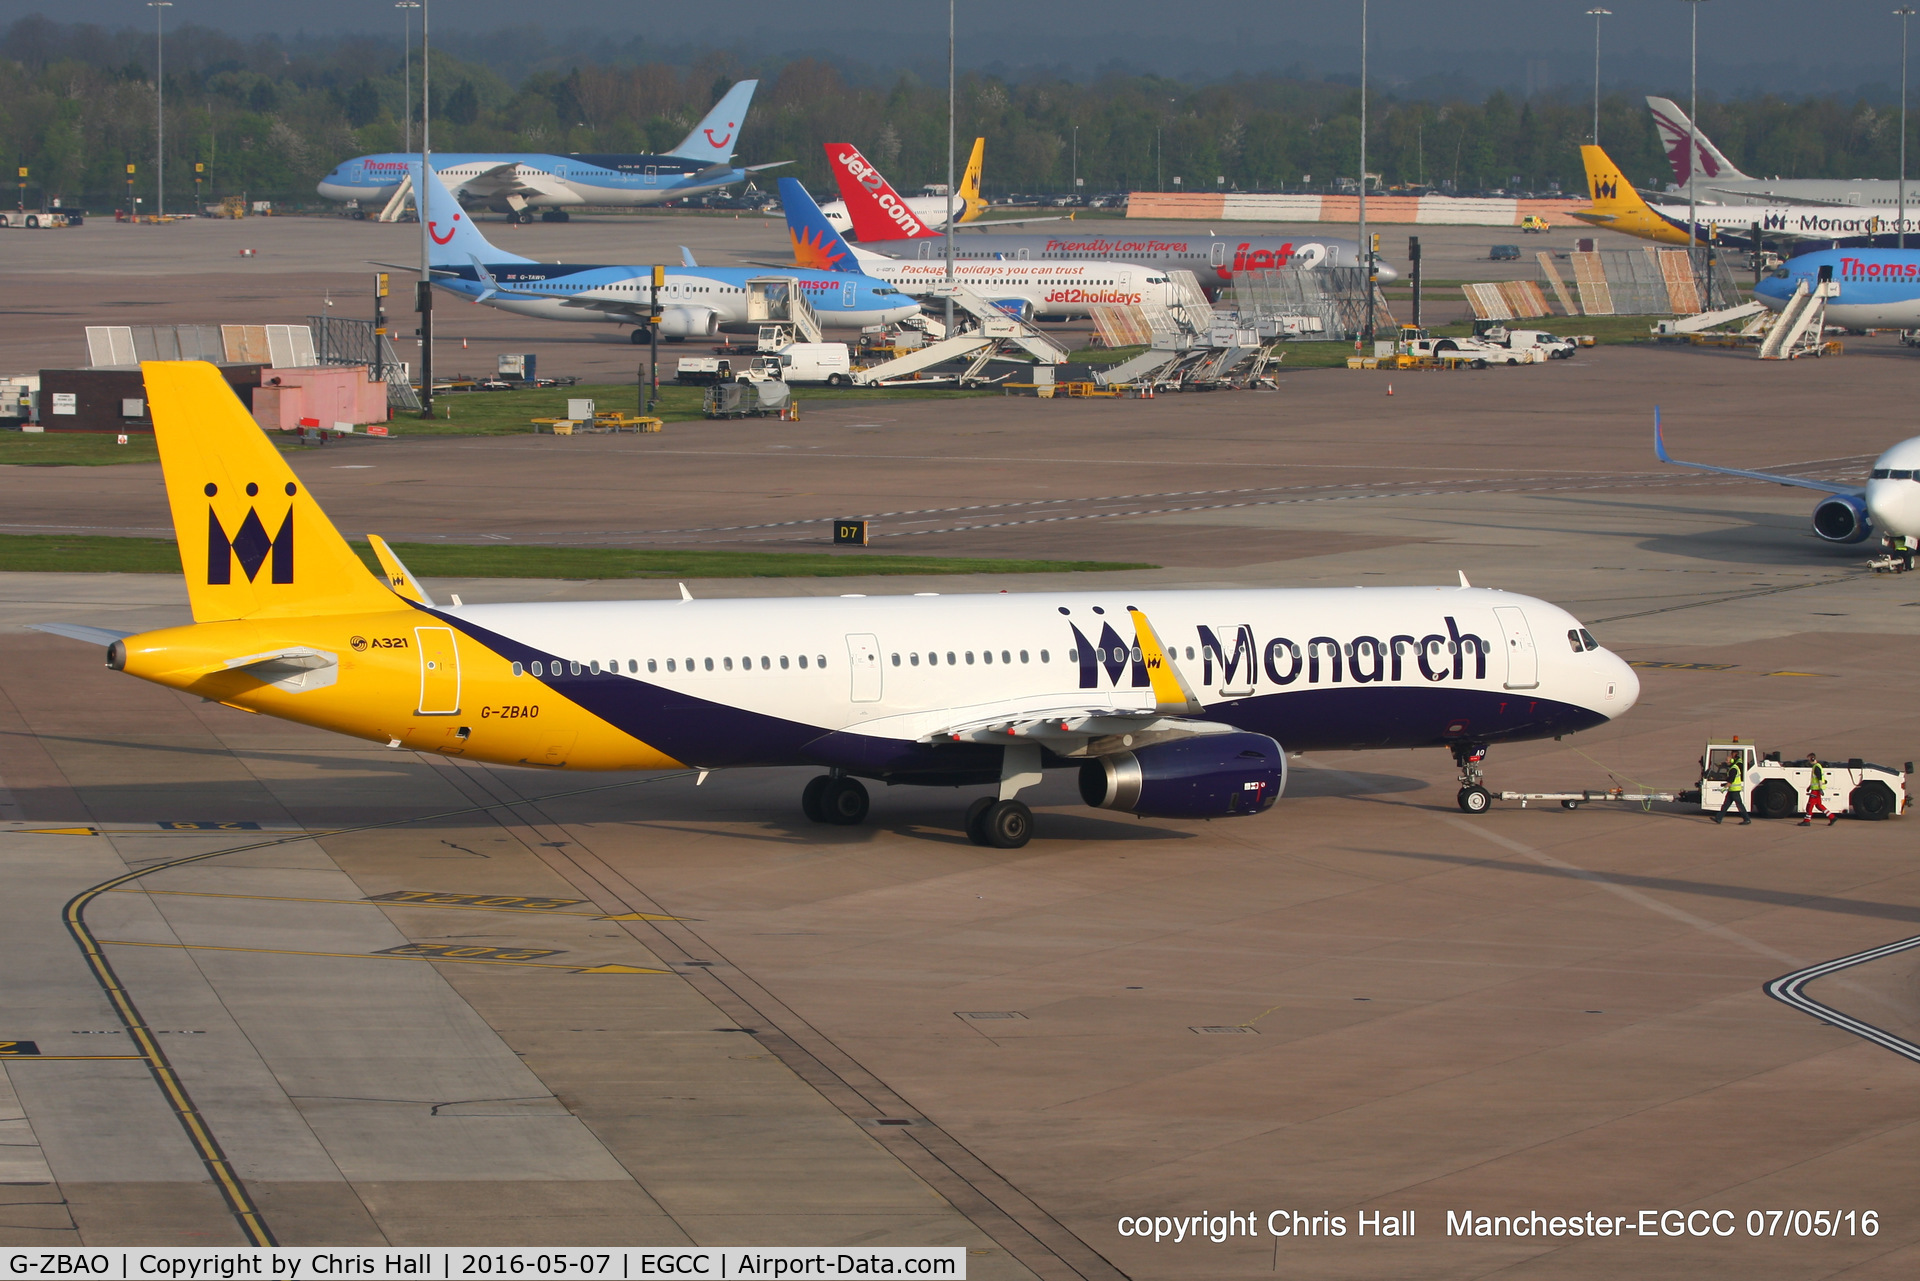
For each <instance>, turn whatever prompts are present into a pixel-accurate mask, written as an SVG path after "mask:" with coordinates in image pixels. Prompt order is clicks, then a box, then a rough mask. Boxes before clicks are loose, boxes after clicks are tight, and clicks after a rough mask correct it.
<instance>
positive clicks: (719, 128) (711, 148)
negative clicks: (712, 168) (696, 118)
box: [667, 80, 760, 165]
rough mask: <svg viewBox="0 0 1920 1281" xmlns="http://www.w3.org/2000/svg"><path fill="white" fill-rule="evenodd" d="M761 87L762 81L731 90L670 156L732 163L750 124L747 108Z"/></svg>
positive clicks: (713, 163) (705, 161)
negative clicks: (735, 151)
mask: <svg viewBox="0 0 1920 1281" xmlns="http://www.w3.org/2000/svg"><path fill="white" fill-rule="evenodd" d="M759 86H760V82H759V81H758V80H742V81H741V82H740V83H739V84H737V85H735V86H734V87H733V88H731V89H729V90H727V92H726V96H725V97H723V98H721V99H720V101H718V102H716V103H714V104H713V110H712V111H709V112H708V113H707V115H706V118H705V119H704V120H702V121H701V122H700V123H699V124H697V125H695V126H694V127H693V132H692V133H690V134H688V135H687V136H686V137H684V138H682V139H681V140H680V145H679V146H677V147H675V148H674V149H673V150H672V151H670V152H668V153H667V154H668V155H672V156H679V157H681V158H683V159H686V160H699V161H702V162H703V163H706V164H709V165H724V164H726V163H727V162H728V161H730V160H732V159H733V151H734V145H735V144H736V143H737V142H738V141H739V139H740V126H741V125H743V124H745V123H746V120H747V107H748V105H749V104H751V103H752V102H753V91H754V90H755V89H757V88H759Z"/></svg>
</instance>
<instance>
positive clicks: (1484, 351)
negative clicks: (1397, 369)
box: [1400, 325, 1546, 369]
mask: <svg viewBox="0 0 1920 1281" xmlns="http://www.w3.org/2000/svg"><path fill="white" fill-rule="evenodd" d="M1400 354H1401V355H1403V356H1413V357H1417V358H1419V359H1423V360H1445V361H1466V362H1468V363H1470V364H1471V365H1472V366H1473V367H1474V368H1475V369H1484V368H1486V367H1487V366H1488V365H1533V364H1538V363H1540V362H1541V361H1544V360H1545V359H1546V356H1545V355H1543V354H1542V353H1541V352H1539V351H1537V350H1533V349H1531V348H1522V349H1520V350H1518V351H1515V350H1514V349H1512V348H1510V347H1503V346H1501V345H1499V344H1498V343H1492V342H1488V341H1487V340H1486V339H1484V338H1466V337H1460V338H1435V337H1433V336H1432V335H1431V334H1429V333H1428V332H1427V331H1426V330H1424V329H1418V328H1415V327H1414V326H1412V325H1402V326H1400Z"/></svg>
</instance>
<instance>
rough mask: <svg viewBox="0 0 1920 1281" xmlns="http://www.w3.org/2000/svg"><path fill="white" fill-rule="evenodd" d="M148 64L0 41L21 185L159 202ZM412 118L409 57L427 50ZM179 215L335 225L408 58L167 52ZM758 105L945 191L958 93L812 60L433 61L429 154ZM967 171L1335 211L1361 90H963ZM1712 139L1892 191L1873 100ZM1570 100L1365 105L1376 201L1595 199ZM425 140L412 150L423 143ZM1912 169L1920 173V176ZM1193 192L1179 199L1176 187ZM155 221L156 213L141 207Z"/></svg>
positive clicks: (1586, 123)
mask: <svg viewBox="0 0 1920 1281" xmlns="http://www.w3.org/2000/svg"><path fill="white" fill-rule="evenodd" d="M154 45H155V41H154V36H153V33H152V32H151V31H147V32H141V31H139V30H133V29H123V30H106V29H102V28H99V27H93V26H87V25H84V24H60V23H54V22H51V21H49V20H47V19H44V18H39V17H32V18H25V19H21V20H19V21H17V22H15V23H14V24H13V25H12V26H11V27H10V28H8V29H7V30H6V32H5V33H4V35H0V79H4V81H5V82H6V84H7V85H8V91H7V92H6V93H4V94H0V147H4V149H5V151H6V152H7V154H10V155H11V156H13V157H14V163H15V165H16V166H20V167H25V168H27V169H28V171H29V176H28V178H27V180H26V181H27V189H26V193H25V198H26V199H27V200H28V201H29V202H30V203H37V202H39V201H40V200H41V199H42V197H43V196H44V197H54V196H57V197H59V198H61V199H62V200H63V201H64V202H65V203H66V204H68V205H87V206H92V207H94V208H106V207H117V206H119V205H122V204H124V203H125V201H126V198H127V193H128V184H127V173H126V167H127V166H128V165H129V164H131V165H133V166H135V169H136V173H135V175H134V186H133V190H134V192H135V194H139V195H142V196H144V197H145V198H146V199H147V200H148V201H149V202H150V201H151V200H152V198H153V190H152V170H153V162H154V156H155V151H154V144H155V136H156V117H155V99H156V83H155V78H154V64H155V58H154V52H155V48H154ZM414 61H415V64H416V65H415V66H414V68H413V88H414V91H415V96H416V99H417V95H418V90H419V85H420V75H419V67H418V65H417V64H418V61H419V50H418V48H417V46H416V48H415V50H414ZM165 66H166V75H165V86H164V88H165V94H164V98H165V104H166V152H167V169H168V188H169V193H170V194H169V204H170V205H172V206H174V207H179V206H180V205H181V204H183V203H184V200H183V199H182V197H183V196H184V195H186V194H190V193H191V191H192V190H193V189H194V188H193V178H194V175H195V166H196V165H199V166H202V171H201V178H202V186H201V188H200V191H201V194H202V195H203V196H205V197H207V198H208V199H214V198H218V197H222V196H228V195H242V194H244V195H246V196H248V197H250V198H252V199H256V200H257V199H272V200H276V201H281V202H293V203H313V204H319V203H321V202H320V201H319V197H318V196H317V195H316V194H315V192H314V184H315V183H317V182H318V181H319V180H320V178H321V177H322V176H323V175H325V174H326V173H327V172H328V171H329V170H331V169H332V168H333V167H334V166H335V165H336V164H338V163H339V162H340V161H342V160H345V159H348V158H350V157H352V156H356V155H360V154H364V153H368V152H379V151H397V150H400V149H401V148H402V146H403V143H404V139H405V137H406V133H407V116H408V115H409V114H411V115H413V116H414V117H415V119H416V120H417V118H418V115H419V104H418V102H417V100H416V101H415V102H414V103H412V104H409V103H408V102H407V101H406V98H407V94H406V92H405V89H404V87H403V86H404V84H405V79H406V77H405V72H406V70H407V68H406V65H405V59H404V58H403V56H402V53H401V50H400V48H399V41H398V40H388V41H378V40H374V39H371V38H366V37H350V38H343V39H339V40H336V41H333V42H320V43H317V44H309V43H302V44H300V45H298V46H287V45H285V44H283V43H281V42H280V41H278V40H277V39H274V38H272V37H262V38H258V39H254V40H248V41H243V40H239V39H236V38H234V37H232V36H228V35H225V34H223V33H220V32H217V31H212V30H209V29H206V28H201V27H195V26H192V25H183V26H181V27H179V28H177V29H175V30H173V31H170V32H169V33H168V34H167V37H166V61H165ZM746 76H758V77H759V78H760V80H761V86H760V91H759V94H758V96H757V97H756V98H755V100H754V104H753V108H752V110H751V112H750V113H749V115H748V118H747V121H746V124H745V127H744V128H743V130H742V132H741V141H740V144H739V145H740V147H741V151H740V153H739V159H740V160H741V161H742V162H744V163H764V162H769V161H779V160H787V161H792V162H793V164H792V166H791V167H790V168H787V169H783V170H780V171H778V172H781V173H790V174H792V175H793V176H795V177H797V178H800V179H801V180H802V181H803V182H805V183H806V184H807V186H808V187H809V188H810V189H813V190H814V191H816V192H828V191H831V190H832V183H831V179H830V177H829V175H828V173H827V169H826V163H825V157H824V155H823V153H822V151H821V144H822V143H825V142H837V141H847V142H853V143H854V144H856V145H857V146H859V147H860V148H861V149H862V150H863V151H865V152H866V154H867V155H868V157H869V158H871V159H873V160H874V161H876V162H877V163H878V164H879V165H880V166H881V167H882V168H883V169H884V171H885V172H886V173H887V175H888V177H889V178H890V179H892V181H893V182H894V184H895V185H896V186H898V187H900V188H902V189H903V190H909V189H917V188H918V187H920V186H921V185H922V184H923V183H928V182H934V181H939V180H942V179H943V178H944V176H945V172H946V156H947V151H946V86H945V85H944V84H943V83H929V82H927V81H923V80H920V79H916V78H914V77H913V76H910V75H898V76H891V77H889V76H885V75H881V74H877V73H874V72H872V71H871V70H868V69H862V68H857V67H839V66H834V65H829V64H827V63H825V62H822V61H819V60H815V59H809V58H801V59H794V60H790V61H786V62H783V63H779V64H777V65H767V66H747V65H742V64H740V63H739V62H738V61H737V59H735V58H734V57H733V56H732V55H729V54H726V53H721V52H715V53H707V54H702V55H699V56H696V57H691V58H688V59H683V60H682V61H679V62H675V63H671V64H670V63H664V62H657V63H632V62H627V63H618V62H609V63H606V64H594V63H586V62H582V63H580V64H578V65H571V66H568V67H566V68H565V69H560V68H547V69H541V70H536V71H533V72H531V73H529V74H525V75H523V76H521V77H519V78H518V79H517V80H514V79H510V78H508V77H507V76H505V75H503V74H501V73H500V72H498V71H496V70H494V69H491V68H490V67H488V66H486V65H484V64H483V63H482V62H480V61H478V60H474V59H468V58H463V57H461V56H459V55H458V54H457V53H449V52H443V51H442V50H441V49H440V48H438V47H436V49H435V51H434V55H433V103H432V115H433V130H434V146H435V149H436V150H442V151H548V152H623V151H664V150H666V149H667V148H670V147H672V146H673V145H674V144H675V143H677V142H678V141H679V140H680V139H681V138H682V137H683V136H684V135H685V134H686V132H687V131H688V130H689V129H690V128H691V127H692V125H693V124H694V122H696V121H697V120H698V119H699V118H700V117H701V116H702V115H703V114H704V113H705V112H706V110H707V109H708V108H709V107H710V106H711V105H712V104H713V103H714V102H715V101H716V100H717V99H718V97H719V96H720V94H721V93H723V92H724V91H725V89H726V88H727V86H728V85H730V84H731V83H732V82H733V81H734V80H736V79H740V78H743V77H746ZM957 101H958V107H957V121H958V126H957V127H958V133H959V136H960V149H961V154H962V156H963V157H964V154H965V150H966V148H967V146H968V145H970V142H971V139H972V138H973V137H974V136H976V135H983V136H985V137H986V139H987V153H986V168H985V183H984V186H985V188H986V190H987V191H988V192H989V194H1004V193H1009V192H1026V193H1042V194H1044V193H1059V192H1068V191H1073V190H1075V189H1076V180H1078V182H1077V189H1078V190H1080V191H1083V192H1086V193H1087V194H1094V193H1098V192H1108V191H1143V190H1144V191H1151V190H1176V189H1179V190H1186V191H1200V190H1219V189H1228V188H1230V189H1235V190H1247V191H1275V190H1293V191H1298V190H1333V189H1335V188H1336V187H1338V186H1340V185H1342V184H1351V183H1353V182H1354V181H1355V180H1356V179H1357V177H1358V174H1359V150H1360V148H1359V141H1360V119H1359V116H1360V110H1359V109H1360V95H1359V91H1358V89H1357V88H1356V87H1355V86H1353V85H1352V84H1350V83H1342V82H1341V81H1340V79H1339V78H1334V79H1328V80H1306V79H1291V78H1284V77H1279V76H1242V77H1235V78H1233V79H1228V80H1222V81H1218V82H1215V83H1209V84H1187V83H1181V82H1178V81H1174V80H1169V79H1163V78H1159V77H1154V76H1145V75H1118V74H1115V75H1105V76H1100V77H1097V78H1095V79H1093V80H1091V81H1089V82H1085V83H1081V82H1075V81H1070V80H1065V79H1046V78H1032V79H1023V80H1018V81H1010V80H1006V79H1002V78H998V77H995V76H991V75H983V74H975V73H966V74H963V75H962V76H961V79H960V83H959V86H958V92H957ZM1700 114H1701V128H1702V130H1703V131H1704V132H1706V133H1708V134H1709V135H1710V136H1711V137H1712V138H1713V140H1714V141H1715V142H1716V143H1717V144H1718V145H1719V146H1720V148H1721V149H1722V150H1723V151H1724V152H1726V154H1727V155H1728V156H1729V157H1731V158H1732V159H1733V161H1734V162H1735V163H1736V164H1738V165H1739V166H1740V167H1741V168H1743V169H1745V170H1747V171H1748V172H1749V173H1754V174H1764V175H1780V176H1785V177H1802V178H1805V177H1838V178H1851V177H1892V176H1894V175H1895V173H1896V172H1897V168H1898V156H1899V132H1900V131H1899V117H1898V114H1897V112H1894V111H1890V110H1888V109H1887V108H1885V107H1884V106H1875V105H1872V104H1870V103H1867V102H1865V101H1853V102H1846V101H1842V100H1840V99H1838V98H1815V99H1809V100H1801V101H1789V100H1787V99H1784V98H1781V97H1778V96H1775V95H1771V94H1765V95H1759V96H1754V97H1750V98H1745V99H1732V100H1721V99H1714V100H1708V101H1702V103H1701V113H1700ZM1592 127H1593V120H1592V107H1591V102H1590V99H1587V98H1585V97H1583V96H1581V95H1578V94H1556V93H1547V94H1538V95H1534V96H1532V97H1527V98H1524V99H1523V98H1519V97H1516V96H1514V95H1510V94H1508V93H1505V92H1494V93H1491V94H1489V95H1487V96H1486V97H1485V98H1483V99H1481V100H1479V101H1466V100H1444V101H1436V100H1427V99H1402V98H1400V97H1398V96H1396V94H1395V93H1394V92H1393V90H1392V89H1391V88H1387V89H1375V90H1373V91H1372V92H1370V94H1369V97H1368V122H1367V130H1368V137H1367V167H1368V169H1369V170H1370V171H1371V172H1372V173H1373V174H1376V175H1378V179H1377V182H1378V185H1380V186H1388V187H1392V186H1424V187H1432V188H1436V189H1441V190H1449V191H1457V192H1459V193H1462V194H1469V193H1474V192H1482V191H1490V190H1515V189H1518V190H1527V191H1534V192H1544V191H1548V190H1550V189H1553V188H1554V187H1556V186H1557V187H1558V188H1560V189H1563V190H1565V191H1567V192H1584V190H1585V178H1584V175H1583V172H1582V170H1581V167H1580V157H1579V150H1578V148H1579V145H1580V144H1581V143H1583V142H1585V141H1587V140H1588V137H1589V135H1590V133H1591V131H1592ZM1600 135H1601V137H1600V140H1601V142H1602V143H1603V144H1604V145H1605V146H1606V147H1607V149H1608V151H1609V152H1610V153H1611V154H1612V155H1613V157H1614V159H1615V160H1616V161H1617V162H1619V164H1620V165H1621V166H1622V167H1623V169H1624V171H1625V172H1626V173H1627V175H1628V176H1629V177H1630V178H1631V179H1632V180H1633V181H1635V182H1636V183H1641V184H1644V185H1649V186H1663V185H1665V184H1666V183H1668V182H1670V181H1671V180H1672V174H1671V170H1670V169H1669V167H1668V164H1667V161H1666V158H1665V156H1664V154H1663V153H1662V151H1661V148H1660V145H1659V140H1658V137H1657V136H1656V134H1655V132H1654V129H1653V126H1652V122H1651V118H1650V116H1649V114H1648V112H1647V110H1646V108H1645V105H1644V103H1643V102H1642V101H1641V98H1640V96H1639V95H1638V94H1626V93H1618V94H1609V95H1607V96H1606V97H1604V98H1603V100H1602V103H1601V113H1600ZM417 137H418V129H417V126H416V127H415V138H416V140H417ZM1916 154H1920V152H1917V153H1916ZM1176 178H1177V179H1179V182H1178V183H1176V182H1175V179H1176ZM149 207H150V205H149Z"/></svg>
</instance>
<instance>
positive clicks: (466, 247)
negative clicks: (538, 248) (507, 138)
mask: <svg viewBox="0 0 1920 1281" xmlns="http://www.w3.org/2000/svg"><path fill="white" fill-rule="evenodd" d="M410 172H411V173H412V174H413V177H414V179H415V188H416V190H421V191H425V192H426V194H427V198H426V209H427V239H429V240H430V241H432V242H433V248H432V249H431V250H430V251H429V252H428V255H427V261H428V263H429V264H431V265H432V266H435V267H454V268H462V267H479V268H481V269H482V270H481V272H480V274H481V276H483V277H484V276H485V275H486V274H487V273H486V271H485V270H484V264H486V263H490V262H532V261H533V259H531V258H522V257H521V256H520V255H519V254H510V253H506V252H504V251H502V250H499V249H495V248H494V247H493V245H492V244H490V243H489V242H488V240H487V238H486V237H485V236H484V235H482V234H481V233H480V228H478V227H476V226H474V225H473V219H472V218H470V217H468V216H467V212H466V210H464V209H462V208H461V207H460V202H459V201H458V200H455V199H454V198H453V193H452V192H450V191H448V190H447V184H446V182H445V181H444V180H443V179H442V178H441V177H440V175H439V173H438V172H436V171H435V170H434V169H433V167H432V166H431V165H429V166H428V168H427V181H426V182H425V183H420V182H419V181H418V179H419V176H420V166H419V165H418V164H415V165H413V166H412V167H411V169H410Z"/></svg>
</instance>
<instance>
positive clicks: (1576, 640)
mask: <svg viewBox="0 0 1920 1281" xmlns="http://www.w3.org/2000/svg"><path fill="white" fill-rule="evenodd" d="M1567 644H1569V645H1571V646H1573V652H1574V653H1576V654H1578V653H1581V652H1583V651H1584V650H1585V649H1586V646H1584V645H1582V644H1581V643H1580V631H1579V629H1578V628H1575V629H1574V630H1573V631H1570V632H1568V633H1567Z"/></svg>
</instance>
